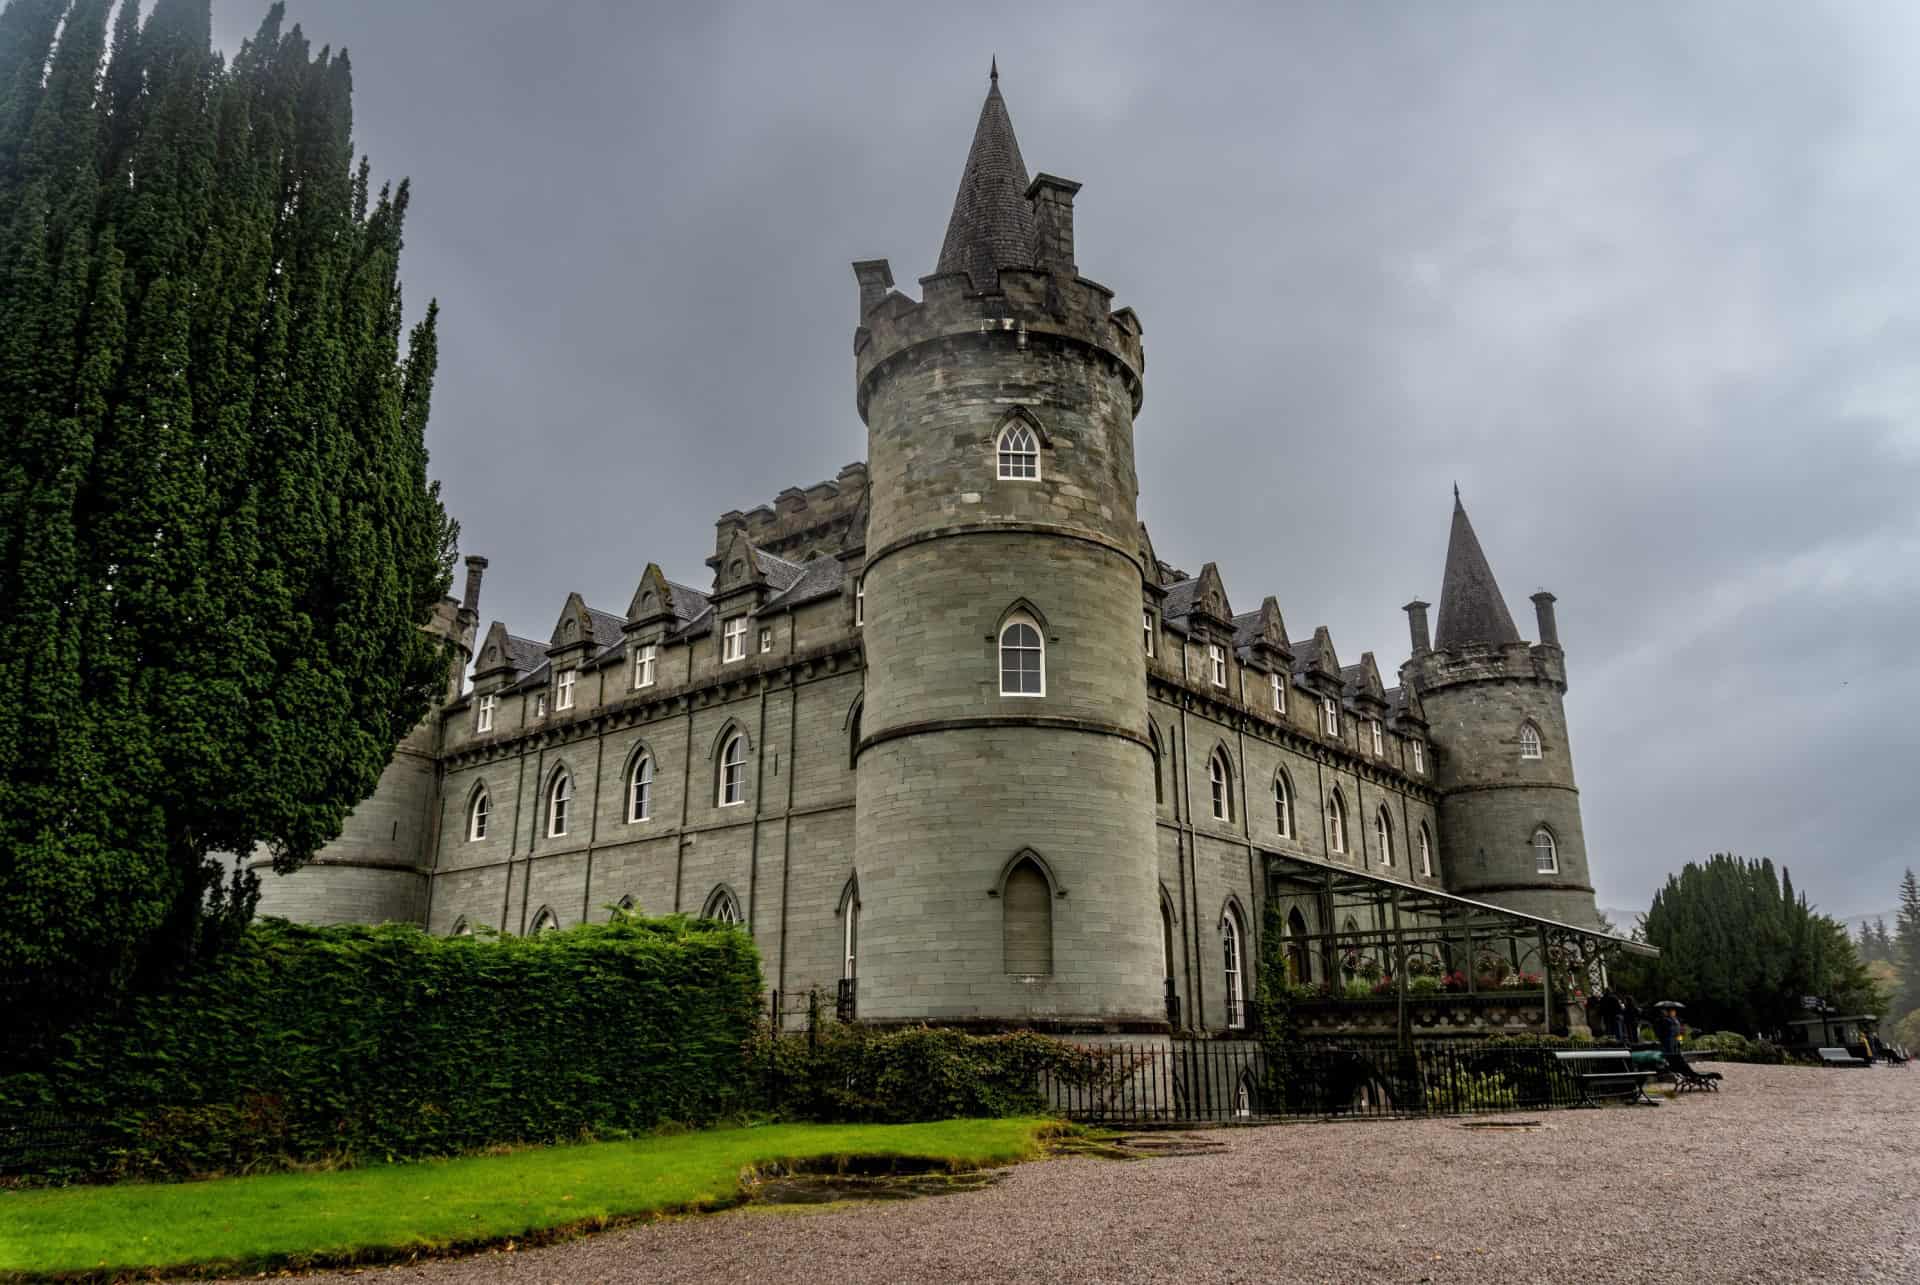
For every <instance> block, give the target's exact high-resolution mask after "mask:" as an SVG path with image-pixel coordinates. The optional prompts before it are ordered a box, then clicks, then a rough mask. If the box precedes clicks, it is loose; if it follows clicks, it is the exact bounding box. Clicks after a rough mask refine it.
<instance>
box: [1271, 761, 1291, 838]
mask: <svg viewBox="0 0 1920 1285" xmlns="http://www.w3.org/2000/svg"><path fill="white" fill-rule="evenodd" d="M1273 828H1274V831H1275V832H1276V833H1277V834H1279V836H1280V837H1281V838H1283V839H1291V838H1292V837H1293V791H1292V790H1290V789H1288V788H1287V778H1286V777H1284V776H1280V775H1278V774H1276V775H1275V776H1274V778H1273Z"/></svg>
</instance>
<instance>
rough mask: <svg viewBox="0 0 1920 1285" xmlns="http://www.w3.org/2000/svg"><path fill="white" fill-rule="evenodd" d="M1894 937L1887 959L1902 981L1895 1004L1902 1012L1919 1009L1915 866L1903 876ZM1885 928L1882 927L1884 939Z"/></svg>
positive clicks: (1919, 902) (1919, 887)
mask: <svg viewBox="0 0 1920 1285" xmlns="http://www.w3.org/2000/svg"><path fill="white" fill-rule="evenodd" d="M1894 922H1895V931H1894V937H1893V941H1892V943H1891V944H1890V947H1889V949H1888V951H1887V960H1888V962H1889V963H1891V964H1892V965H1893V967H1894V972H1895V976H1896V978H1897V981H1898V984H1899V995H1898V998H1897V1000H1896V1007H1897V1008H1898V1009H1899V1011H1900V1012H1902V1013H1907V1012H1920V880H1916V879H1915V878H1914V877H1913V869H1912V867H1908V869H1907V873H1906V876H1905V877H1904V878H1902V879H1901V880H1900V909H1899V911H1898V912H1897V914H1896V915H1895V921H1894ZM1885 936H1886V932H1885V929H1884V927H1883V928H1882V930H1881V937H1882V939H1883V940H1884V938H1885Z"/></svg>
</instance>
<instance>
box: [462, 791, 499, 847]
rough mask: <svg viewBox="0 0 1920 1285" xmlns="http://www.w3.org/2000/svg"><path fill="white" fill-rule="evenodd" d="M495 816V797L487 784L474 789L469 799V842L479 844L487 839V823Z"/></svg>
mask: <svg viewBox="0 0 1920 1285" xmlns="http://www.w3.org/2000/svg"><path fill="white" fill-rule="evenodd" d="M492 815H493V796H492V795H491V794H489V793H488V792H487V787H486V783H485V782H482V783H480V784H478V785H475V786H474V787H473V792H472V794H470V795H469V796H468V798H467V842H468V843H479V842H481V841H482V840H484V839H485V838H486V837H487V821H488V819H489V818H490V817H491V816H492Z"/></svg>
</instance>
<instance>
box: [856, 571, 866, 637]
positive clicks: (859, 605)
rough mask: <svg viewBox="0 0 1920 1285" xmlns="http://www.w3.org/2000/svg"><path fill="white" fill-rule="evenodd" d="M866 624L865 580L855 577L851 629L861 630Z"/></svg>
mask: <svg viewBox="0 0 1920 1285" xmlns="http://www.w3.org/2000/svg"><path fill="white" fill-rule="evenodd" d="M866 623H867V578H866V577H865V576H857V577H855V578H854V582H853V627H854V628H855V629H861V628H864V627H865V626H866Z"/></svg>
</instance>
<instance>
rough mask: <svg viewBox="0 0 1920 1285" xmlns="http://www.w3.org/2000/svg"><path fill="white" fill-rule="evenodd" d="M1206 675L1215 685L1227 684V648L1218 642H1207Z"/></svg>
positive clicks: (1223, 685)
mask: <svg viewBox="0 0 1920 1285" xmlns="http://www.w3.org/2000/svg"><path fill="white" fill-rule="evenodd" d="M1207 677H1208V678H1210V679H1212V680H1213V685H1214V686H1215V687H1225V686H1226V685H1227V649H1226V648H1225V647H1222V646H1221V645H1220V644H1219V643H1208V644H1207Z"/></svg>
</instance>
